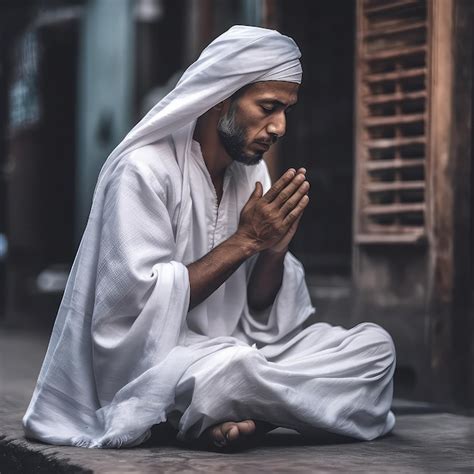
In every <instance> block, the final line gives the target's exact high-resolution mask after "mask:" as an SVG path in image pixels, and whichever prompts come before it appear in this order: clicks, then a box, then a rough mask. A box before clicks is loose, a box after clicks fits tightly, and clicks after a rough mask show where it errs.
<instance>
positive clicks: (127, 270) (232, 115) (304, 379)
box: [24, 26, 395, 447]
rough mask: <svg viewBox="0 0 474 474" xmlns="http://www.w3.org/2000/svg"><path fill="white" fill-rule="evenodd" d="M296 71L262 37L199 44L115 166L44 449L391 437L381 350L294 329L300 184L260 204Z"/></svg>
mask: <svg viewBox="0 0 474 474" xmlns="http://www.w3.org/2000/svg"><path fill="white" fill-rule="evenodd" d="M299 57H300V53H299V50H298V48H297V46H296V45H295V43H294V42H293V41H292V40H291V39H290V38H288V37H285V36H282V35H280V34H279V33H277V32H275V31H271V30H265V29H262V28H253V27H243V26H239V27H233V28H231V29H230V30H229V31H228V32H226V33H224V34H223V35H221V36H220V37H219V38H217V39H216V40H215V41H213V42H212V43H211V44H210V45H209V46H208V47H207V48H206V49H205V50H204V51H203V53H202V55H201V56H200V58H199V59H198V60H197V61H196V62H195V63H194V64H193V65H191V66H190V67H189V68H188V70H187V71H186V72H185V73H184V75H183V76H182V78H181V80H180V81H179V83H178V85H177V86H176V88H175V89H174V90H173V91H172V92H171V93H170V94H169V95H168V96H167V97H165V98H164V99H163V100H162V101H161V102H160V103H159V104H157V105H156V106H155V107H154V108H153V109H152V110H151V111H150V112H149V114H147V116H146V117H145V118H144V119H143V120H142V121H141V122H140V123H139V124H138V125H137V126H136V127H135V128H134V129H133V130H132V131H131V132H130V133H129V135H127V137H126V138H125V139H124V141H123V142H122V143H121V144H120V145H119V146H118V147H117V148H116V149H115V150H114V152H113V153H112V154H111V155H110V157H109V158H108V160H107V162H106V163H105V164H104V167H103V168H102V171H101V173H100V176H99V179H98V183H97V187H96V191H95V194H94V200H93V204H92V209H91V215H90V218H89V221H88V225H87V228H86V231H85V233H84V236H83V239H82V241H81V245H80V247H79V250H78V254H77V256H76V259H75V261H74V265H73V268H72V270H71V274H70V277H69V280H68V284H67V287H66V291H65V294H64V298H63V301H62V303H61V307H60V309H59V313H58V317H57V319H56V323H55V327H54V330H53V334H52V337H51V341H50V345H49V348H48V352H47V355H46V359H45V362H44V364H43V368H42V370H41V373H40V376H39V379H38V384H37V387H36V390H35V392H34V394H33V398H32V401H31V404H30V406H29V408H28V411H27V413H26V415H25V417H24V428H25V432H26V434H27V436H30V437H34V438H37V439H40V440H43V441H45V442H49V443H55V444H71V445H77V446H87V447H120V446H133V445H137V444H139V443H141V442H143V441H144V440H145V439H146V438H147V437H148V436H149V433H150V428H151V426H153V425H157V424H160V423H164V422H167V423H168V424H171V425H172V426H173V427H175V428H176V429H177V431H178V435H177V436H178V438H179V439H182V440H193V439H196V438H198V439H205V440H209V441H210V442H211V443H213V444H214V445H215V446H228V445H232V444H233V443H235V442H237V441H238V440H239V439H242V438H244V437H249V436H252V435H253V434H255V433H256V432H257V431H258V428H259V427H260V428H261V430H263V431H265V430H268V429H271V428H273V427H275V426H286V427H291V428H294V429H297V430H298V431H300V432H301V433H311V432H313V431H314V430H315V429H326V430H328V431H332V432H335V433H340V434H344V435H348V436H353V437H356V438H359V439H373V438H375V437H377V436H380V435H383V434H385V433H387V432H388V431H389V430H391V429H392V427H393V425H394V416H393V414H392V413H391V412H390V404H391V399H392V375H393V370H394V358H395V357H394V349H393V344H392V341H391V339H390V336H388V334H387V333H386V332H385V331H383V330H382V329H381V328H379V327H378V326H376V325H373V324H362V325H359V326H357V327H355V328H352V329H349V330H345V329H342V328H340V327H331V326H329V325H327V324H324V323H319V324H314V325H312V326H309V327H307V328H306V329H302V328H303V323H304V322H305V320H306V319H307V318H308V316H310V315H311V314H312V313H313V311H314V309H313V308H312V306H311V302H310V299H309V295H308V291H307V287H306V284H305V282H304V272H303V269H302V266H301V264H300V263H299V262H298V261H297V260H296V259H295V258H294V257H293V256H292V255H291V254H290V253H288V252H287V248H288V244H289V242H290V241H291V239H292V237H293V235H294V234H295V232H296V230H297V227H298V223H299V220H300V218H301V215H302V213H303V211H304V208H305V207H306V205H307V203H308V199H309V198H308V190H309V184H308V182H307V181H306V179H305V170H304V169H299V170H295V169H290V170H288V171H287V172H286V173H285V174H284V175H283V176H282V177H281V178H280V179H279V180H277V182H276V183H275V184H274V185H273V186H271V185H270V180H269V176H268V172H267V169H266V166H265V164H264V162H263V161H262V157H263V154H264V153H265V151H266V150H268V148H269V147H270V146H271V145H272V144H273V143H274V142H275V141H276V140H278V139H279V138H280V137H282V136H283V135H284V133H285V130H286V113H287V111H288V109H289V108H290V107H291V106H293V105H294V104H295V103H296V100H297V93H298V87H299V84H300V82H301V65H300V63H299Z"/></svg>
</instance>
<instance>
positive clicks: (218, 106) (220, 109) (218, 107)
mask: <svg viewBox="0 0 474 474" xmlns="http://www.w3.org/2000/svg"><path fill="white" fill-rule="evenodd" d="M224 102H225V101H224V100H223V101H222V102H219V103H218V104H216V105H215V106H214V107H212V108H213V109H214V110H215V111H217V112H222V109H223V108H224Z"/></svg>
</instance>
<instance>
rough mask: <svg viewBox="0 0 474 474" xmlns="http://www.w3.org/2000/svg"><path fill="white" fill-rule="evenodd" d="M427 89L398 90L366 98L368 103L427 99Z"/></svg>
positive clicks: (365, 100)
mask: <svg viewBox="0 0 474 474" xmlns="http://www.w3.org/2000/svg"><path fill="white" fill-rule="evenodd" d="M426 96H427V94H426V91H417V92H398V93H395V94H380V95H370V96H366V97H365V98H364V102H365V103H366V104H367V105H374V104H389V103H392V102H404V101H408V100H418V99H426Z"/></svg>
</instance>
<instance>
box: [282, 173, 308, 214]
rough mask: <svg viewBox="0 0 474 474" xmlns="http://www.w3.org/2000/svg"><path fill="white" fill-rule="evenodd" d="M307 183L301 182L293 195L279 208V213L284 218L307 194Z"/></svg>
mask: <svg viewBox="0 0 474 474" xmlns="http://www.w3.org/2000/svg"><path fill="white" fill-rule="evenodd" d="M309 188H310V186H309V183H308V181H303V182H302V183H301V184H300V186H299V187H298V189H297V190H296V191H295V192H294V193H293V196H291V197H290V198H289V199H288V200H287V201H286V202H285V203H284V204H283V206H282V207H281V213H282V214H283V215H284V216H286V215H287V214H288V213H289V212H291V211H292V210H293V209H294V208H295V207H296V206H297V205H298V203H299V202H300V200H301V198H302V197H303V196H304V195H305V194H307V193H308V191H309Z"/></svg>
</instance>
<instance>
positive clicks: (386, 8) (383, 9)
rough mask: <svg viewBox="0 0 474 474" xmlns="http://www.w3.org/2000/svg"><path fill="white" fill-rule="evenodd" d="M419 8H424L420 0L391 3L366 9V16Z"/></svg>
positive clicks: (401, 0)
mask: <svg viewBox="0 0 474 474" xmlns="http://www.w3.org/2000/svg"><path fill="white" fill-rule="evenodd" d="M417 6H423V4H422V3H420V1H419V0H398V1H395V2H391V3H388V2H387V3H383V4H382V5H377V6H375V7H365V8H364V14H365V15H367V16H369V15H376V14H385V13H390V12H393V11H394V10H399V9H403V8H407V7H408V8H412V7H417Z"/></svg>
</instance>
